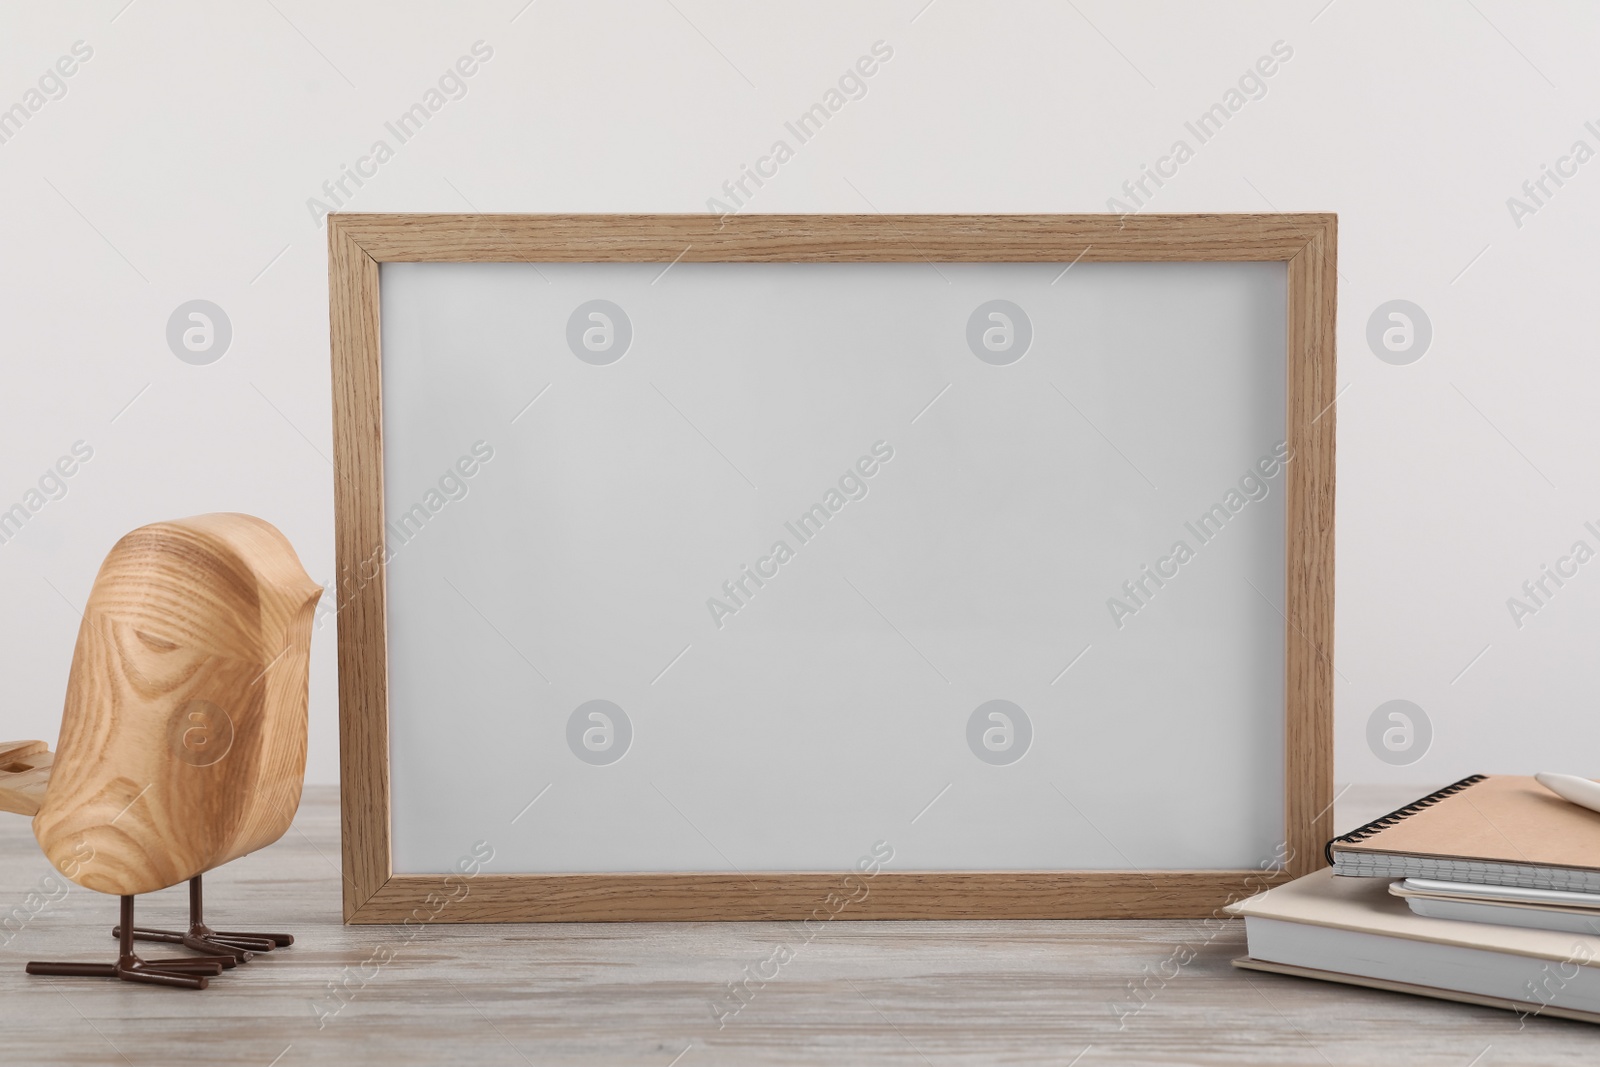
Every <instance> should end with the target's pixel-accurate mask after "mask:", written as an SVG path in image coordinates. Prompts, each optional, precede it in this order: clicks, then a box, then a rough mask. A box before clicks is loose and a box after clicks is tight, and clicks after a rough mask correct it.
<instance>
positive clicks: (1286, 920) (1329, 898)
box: [1227, 868, 1600, 1022]
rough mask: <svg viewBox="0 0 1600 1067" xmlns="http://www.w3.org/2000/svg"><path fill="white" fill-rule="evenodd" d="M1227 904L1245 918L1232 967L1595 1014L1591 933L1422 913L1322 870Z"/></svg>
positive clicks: (1597, 962) (1598, 941) (1370, 884)
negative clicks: (1243, 953)
mask: <svg viewBox="0 0 1600 1067" xmlns="http://www.w3.org/2000/svg"><path fill="white" fill-rule="evenodd" d="M1227 910H1228V911H1229V912H1230V913H1232V914H1234V915H1238V916H1241V917H1243V919H1244V921H1245V938H1246V941H1247V943H1248V945H1249V953H1250V954H1249V956H1248V957H1246V958H1244V959H1241V960H1235V961H1234V964H1235V966H1238V967H1244V968H1250V969H1255V970H1276V971H1283V972H1285V973H1292V974H1300V975H1302V976H1304V977H1311V978H1320V979H1324V980H1327V981H1333V982H1344V983H1348V984H1352V985H1364V986H1370V987H1373V988H1378V989H1394V990H1397V991H1400V992H1406V993H1414V994H1418V995H1422V996H1430V997H1438V998H1441V999H1445V1000H1460V1001H1467V1002H1469V1003H1474V1004H1488V1005H1491V1006H1495V1007H1503V1008H1509V1009H1511V1010H1515V1011H1518V1012H1523V1013H1526V1014H1551V1015H1561V1016H1564V1017H1568V1018H1576V1019H1582V1020H1584V1021H1587V1022H1596V1021H1600V1014H1597V1013H1600V936H1592V935H1583V934H1573V933H1558V932H1555V931H1551V930H1530V929H1523V928H1519V927H1514V926H1498V925H1488V924H1485V923H1477V922H1459V921H1455V920H1451V919H1433V918H1427V917H1424V916H1421V915H1415V914H1413V913H1412V912H1411V910H1410V909H1409V908H1408V907H1406V904H1405V901H1404V900H1402V899H1401V898H1399V897H1396V896H1392V895H1391V894H1390V893H1389V886H1388V884H1387V883H1385V882H1380V881H1377V880H1376V879H1366V878H1340V877H1337V876H1336V875H1335V874H1334V873H1333V871H1331V870H1328V869H1326V868H1324V869H1323V870H1320V871H1317V872H1315V873H1313V874H1309V875H1306V876H1305V877H1304V878H1297V879H1296V880H1294V881H1293V882H1289V883H1287V884H1285V885H1281V886H1278V887H1276V888H1274V889H1270V890H1268V891H1267V892H1265V893H1261V894H1259V895H1257V896H1254V897H1251V898H1250V899H1249V900H1242V901H1239V902H1238V903H1236V904H1231V905H1229V906H1228V909H1227Z"/></svg>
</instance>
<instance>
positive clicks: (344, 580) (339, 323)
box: [325, 216, 391, 922]
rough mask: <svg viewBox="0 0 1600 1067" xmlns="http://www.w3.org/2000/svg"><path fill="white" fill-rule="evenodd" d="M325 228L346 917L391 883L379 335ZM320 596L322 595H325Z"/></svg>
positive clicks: (374, 292) (361, 286)
mask: <svg viewBox="0 0 1600 1067" xmlns="http://www.w3.org/2000/svg"><path fill="white" fill-rule="evenodd" d="M347 229H348V228H347V227H346V226H345V225H344V224H343V220H341V219H340V218H339V217H338V216H334V217H331V218H329V219H328V291H329V307H328V332H329V343H330V347H331V351H332V372H333V462H334V480H333V497H334V511H335V514H336V515H337V516H339V518H340V521H339V522H338V523H337V529H336V530H335V542H334V548H335V571H334V573H335V583H334V594H333V595H334V596H335V598H336V603H337V611H336V613H335V614H336V620H337V623H338V629H339V809H340V846H341V852H342V857H343V874H344V918H345V921H346V922H350V921H351V919H352V918H353V917H354V916H355V914H356V913H357V912H358V911H359V910H360V909H361V907H362V906H363V905H364V904H366V902H367V901H369V900H370V899H372V897H373V896H374V895H375V894H376V893H378V892H379V891H380V890H381V889H382V888H383V887H384V886H385V885H386V884H388V882H389V878H390V872H391V867H390V847H389V844H390V842H389V829H390V827H389V709H388V684H389V679H388V671H387V643H388V628H387V625H386V620H385V614H384V612H385V603H384V582H383V581H382V580H381V579H382V577H383V574H382V566H383V551H384V539H383V424H382V410H383V409H382V396H383V393H382V381H381V371H382V366H383V364H382V359H381V351H380V343H381V338H382V329H381V323H380V305H379V302H378V264H377V261H376V260H374V259H373V258H372V257H371V256H369V255H368V254H367V253H366V250H365V249H363V248H362V247H361V245H360V243H359V242H357V241H356V240H355V239H354V238H353V237H352V236H351V235H350V234H349V233H348V232H347ZM325 595H326V594H325Z"/></svg>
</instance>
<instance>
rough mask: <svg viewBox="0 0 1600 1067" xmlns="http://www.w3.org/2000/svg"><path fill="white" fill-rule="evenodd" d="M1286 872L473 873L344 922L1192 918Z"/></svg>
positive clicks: (416, 885) (410, 887) (398, 883)
mask: <svg viewBox="0 0 1600 1067" xmlns="http://www.w3.org/2000/svg"><path fill="white" fill-rule="evenodd" d="M1287 880H1288V879H1287V877H1286V876H1285V875H1282V874H1279V873H1273V874H1267V873H1264V872H1262V871H1248V870H1241V871H1143V872H1141V871H888V870H885V871H880V872H879V873H878V874H876V875H874V876H872V877H870V878H862V877H856V876H846V875H844V874H842V873H840V872H831V873H830V872H811V871H807V872H782V873H777V874H767V873H753V874H747V875H740V874H664V873H658V872H650V873H642V874H625V875H616V874H554V875H551V874H545V875H537V874H510V875H505V874H479V875H478V876H477V877H475V878H472V879H471V880H470V893H469V894H467V895H465V896H460V889H459V888H458V887H459V886H460V885H461V884H462V883H463V879H461V878H460V877H455V878H452V879H450V880H449V881H447V880H446V878H445V877H444V876H432V875H396V876H394V877H393V878H391V879H390V880H389V882H388V884H386V885H385V886H384V887H383V888H382V889H381V890H379V891H378V893H377V894H376V895H374V896H373V897H372V898H371V899H370V900H368V901H367V903H366V904H365V905H364V906H363V907H362V908H361V910H359V911H358V912H356V914H355V915H354V916H352V917H351V918H350V920H349V921H351V922H354V923H397V922H404V921H405V920H406V919H407V918H411V919H412V920H413V921H426V920H427V919H428V918H429V917H431V916H432V915H433V914H434V913H435V910H436V909H437V911H438V912H439V914H441V916H442V915H443V913H444V912H445V911H448V913H449V921H450V922H470V923H500V922H631V921H640V920H649V921H658V922H707V921H729V922H751V921H765V920H801V921H804V920H806V919H810V920H812V921H814V922H823V921H828V920H830V919H841V920H866V919H1121V918H1129V917H1139V918H1160V919H1199V918H1205V917H1207V916H1211V915H1221V914H1222V911H1221V909H1222V907H1223V906H1224V905H1225V904H1229V903H1231V902H1233V901H1236V900H1243V899H1244V898H1246V897H1248V896H1252V895H1253V894H1255V893H1259V892H1261V891H1262V890H1264V889H1267V888H1270V887H1271V886H1274V885H1279V884H1282V883H1283V882H1285V881H1287ZM458 896H459V899H457V898H458ZM427 902H431V904H430V903H427ZM446 902H447V903H446Z"/></svg>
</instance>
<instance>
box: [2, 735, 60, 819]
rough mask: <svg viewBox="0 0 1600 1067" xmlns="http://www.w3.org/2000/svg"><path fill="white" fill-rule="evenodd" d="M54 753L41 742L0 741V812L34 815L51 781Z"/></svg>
mask: <svg viewBox="0 0 1600 1067" xmlns="http://www.w3.org/2000/svg"><path fill="white" fill-rule="evenodd" d="M55 758H56V757H55V753H54V752H51V751H50V746H49V745H47V744H45V743H44V742H43V741H8V742H6V743H4V744H0V811H9V812H11V813H12V814H14V815H36V814H38V812H39V805H40V804H41V803H42V802H43V801H44V791H45V787H46V786H47V785H49V783H50V765H51V764H52V763H54V762H55Z"/></svg>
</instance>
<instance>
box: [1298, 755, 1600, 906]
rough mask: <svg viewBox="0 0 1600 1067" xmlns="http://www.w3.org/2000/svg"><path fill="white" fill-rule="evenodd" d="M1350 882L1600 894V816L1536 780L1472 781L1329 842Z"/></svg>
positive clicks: (1500, 777)
mask: <svg viewBox="0 0 1600 1067" xmlns="http://www.w3.org/2000/svg"><path fill="white" fill-rule="evenodd" d="M1328 859H1329V861H1330V862H1331V863H1332V864H1333V867H1334V870H1335V871H1336V872H1337V873H1339V874H1342V875H1354V876H1358V877H1368V878H1438V879H1443V880H1445V881H1456V882H1478V883H1482V884H1486V885H1516V886H1528V887H1531V888H1536V889H1576V890H1581V891H1585V892H1600V812H1594V811H1590V810H1589V809H1588V808H1581V807H1579V806H1578V805H1576V804H1573V803H1570V802H1568V801H1565V800H1562V799H1561V798H1560V797H1558V796H1556V795H1555V794H1554V793H1552V792H1550V791H1549V790H1548V789H1546V788H1545V787H1544V786H1542V785H1540V784H1539V783H1538V782H1537V781H1535V780H1534V779H1533V778H1530V777H1522V776H1520V775H1509V774H1497V775H1489V776H1485V775H1481V774H1478V775H1473V776H1472V777H1470V778H1463V779H1462V780H1461V781H1459V782H1456V783H1454V784H1452V785H1448V786H1446V787H1445V788H1443V789H1441V790H1439V791H1438V792H1436V793H1430V794H1429V795H1428V796H1425V797H1423V798H1422V799H1421V800H1418V801H1416V802H1415V803H1413V804H1407V805H1406V806H1405V807H1403V808H1401V809H1399V810H1398V811H1394V812H1391V813H1389V814H1388V815H1385V816H1384V817H1383V818H1381V819H1376V820H1374V821H1373V822H1370V823H1368V824H1367V825H1365V826H1363V827H1361V828H1360V829H1358V830H1354V831H1351V832H1350V833H1348V834H1344V835H1343V836H1341V837H1336V838H1334V839H1333V840H1332V841H1330V842H1328Z"/></svg>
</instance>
